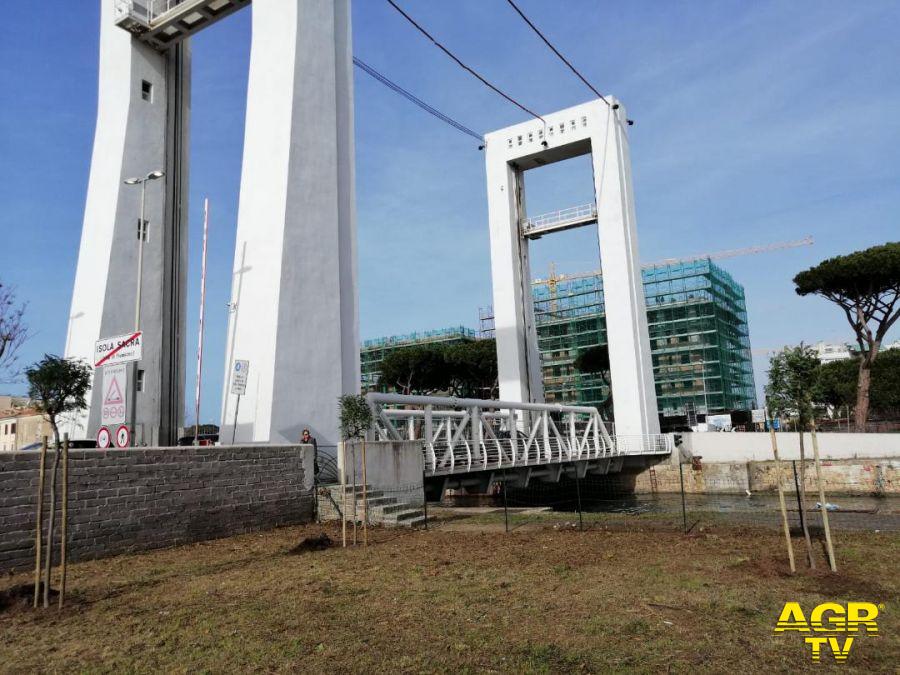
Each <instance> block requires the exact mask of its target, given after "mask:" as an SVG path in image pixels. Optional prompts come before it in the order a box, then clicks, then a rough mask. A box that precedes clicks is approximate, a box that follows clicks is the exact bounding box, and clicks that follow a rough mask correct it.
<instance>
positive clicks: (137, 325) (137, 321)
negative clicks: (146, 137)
mask: <svg viewBox="0 0 900 675" xmlns="http://www.w3.org/2000/svg"><path fill="white" fill-rule="evenodd" d="M165 175H166V174H165V173H163V172H162V171H151V172H150V173H148V174H147V175H146V176H144V177H143V178H126V179H125V181H124V182H125V185H140V186H141V211H140V218H139V219H138V264H137V289H136V290H135V293H134V332H135V333H137V332H138V331H140V329H141V281H142V278H143V272H144V240H145V239H146V238H147V234H148V232H147V231H148V230H149V226H148V224H147V222H146V221H145V220H144V206H145V203H146V196H147V182H148V181H151V180H157V179H158V178H162V177H163V176H165ZM142 337H143V336H142ZM138 363H139V362H138V361H135V362H134V365H133V366H132V370H131V392H132V396H131V443H132V444H133V445H137V392H138ZM141 436H142V437H143V434H142V435H141Z"/></svg>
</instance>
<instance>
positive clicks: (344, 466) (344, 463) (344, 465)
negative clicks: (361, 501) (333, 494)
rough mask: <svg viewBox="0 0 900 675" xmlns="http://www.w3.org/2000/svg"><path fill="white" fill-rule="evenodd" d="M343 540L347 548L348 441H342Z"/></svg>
mask: <svg viewBox="0 0 900 675" xmlns="http://www.w3.org/2000/svg"><path fill="white" fill-rule="evenodd" d="M341 541H342V543H343V546H344V548H347V443H346V441H341Z"/></svg>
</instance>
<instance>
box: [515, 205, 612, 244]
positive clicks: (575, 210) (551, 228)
mask: <svg viewBox="0 0 900 675" xmlns="http://www.w3.org/2000/svg"><path fill="white" fill-rule="evenodd" d="M596 222H597V205H596V204H595V203H593V202H591V203H590V204H582V205H581V206H570V207H569V208H567V209H560V210H559V211H553V212H551V213H544V214H542V215H540V216H534V217H533V218H526V219H525V221H523V222H522V225H521V229H522V236H523V237H524V238H525V239H540V238H541V237H543V236H544V235H545V234H550V233H551V232H562V231H563V230H571V229H573V228H576V227H581V226H582V225H590V224H591V223H596Z"/></svg>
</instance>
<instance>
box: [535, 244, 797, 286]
mask: <svg viewBox="0 0 900 675" xmlns="http://www.w3.org/2000/svg"><path fill="white" fill-rule="evenodd" d="M814 243H815V240H814V239H813V238H812V235H810V236H807V237H804V238H803V239H797V240H796V241H779V242H775V243H772V244H763V245H761V246H747V247H745V248H730V249H725V250H724V251H714V252H712V253H698V254H696V255H691V256H686V257H684V258H665V259H663V260H657V261H654V262H649V263H642V264H641V267H642V268H643V269H649V268H652V267H662V266H663V265H674V264H677V263H686V262H694V261H696V260H721V259H723V258H737V257H739V256H742V255H756V254H757V253H770V252H772V251H782V250H784V249H788V248H799V247H801V246H812V245H813V244H814ZM597 274H601V272H600V271H596V272H584V273H581V274H556V264H555V263H550V276H549V277H548V278H547V279H535V280H534V283H535V284H543V283H545V284H547V285H548V286H549V288H550V291H551V293H554V292H555V290H556V284H557V283H558V282H560V281H563V280H564V279H584V278H587V277H592V276H596V275H597Z"/></svg>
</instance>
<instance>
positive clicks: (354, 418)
mask: <svg viewBox="0 0 900 675" xmlns="http://www.w3.org/2000/svg"><path fill="white" fill-rule="evenodd" d="M338 406H339V418H338V423H339V424H340V427H341V436H342V437H343V438H344V439H347V440H357V439H360V438H362V437H363V436H365V435H366V432H367V431H368V430H369V427H371V426H372V422H373V420H374V417H373V416H372V409H371V408H370V407H369V403H368V402H367V401H366V397H365V396H358V395H355V394H347V395H345V396H341V397H340V398H339V399H338Z"/></svg>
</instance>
